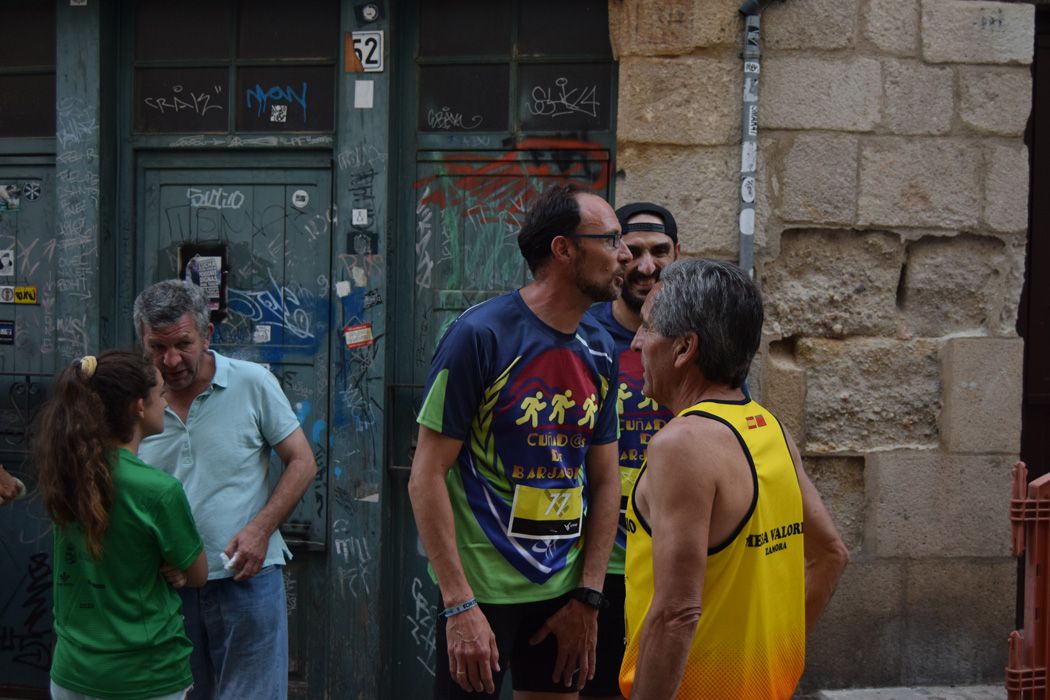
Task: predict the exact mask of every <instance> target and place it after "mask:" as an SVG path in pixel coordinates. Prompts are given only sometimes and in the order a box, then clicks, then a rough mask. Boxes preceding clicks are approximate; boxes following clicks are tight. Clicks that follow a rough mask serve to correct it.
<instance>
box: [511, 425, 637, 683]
mask: <svg viewBox="0 0 1050 700" xmlns="http://www.w3.org/2000/svg"><path fill="white" fill-rule="evenodd" d="M619 454H620V453H619V449H618V444H617V443H615V442H610V443H608V444H605V445H591V446H590V447H589V448H588V449H587V458H586V459H587V488H588V498H587V520H586V522H585V523H584V526H583V529H584V539H583V571H582V572H581V574H580V581H579V585H580V586H584V587H586V588H593V589H594V590H596V591H600V590H602V588H604V586H605V572H606V569H608V566H609V554H611V553H612V545H613V541H614V540H615V538H616V524H617V522H618V521H619V519H620V465H619ZM548 634H554V636H555V638H557V640H558V658H557V659H556V661H555V663H554V671H553V673H552V674H551V677H552V680H554V681H555V682H559V681H561V682H564V683H565V685H566V686H569V685H570V684H571V683H572V676H573V674H574V673H576V669H577V668H578V669H579V672H578V674H577V675H576V686H577V687H578V688H582V687H583V686H584V684H585V683H586V682H587V681H589V680H590V679H592V678H593V677H594V666H595V646H596V644H597V642H598V611H597V610H595V609H594V608H591V607H589V606H587V605H584V604H583V603H581V602H579V601H577V600H570V601H569V602H568V603H566V604H565V605H564V606H563V607H562V608H561V609H560V610H559V611H558V612H556V613H554V615H552V616H551V617H550V618H549V619H548V620H547V621H546V622H545V623H544V624H543V626H542V627H540V629H539V630H537V632H536V634H534V635H533V636H532V638H531V639H530V640H529V643H531V644H539V643H540V642H541V641H543V639H544V638H545V637H546V636H547V635H548Z"/></svg>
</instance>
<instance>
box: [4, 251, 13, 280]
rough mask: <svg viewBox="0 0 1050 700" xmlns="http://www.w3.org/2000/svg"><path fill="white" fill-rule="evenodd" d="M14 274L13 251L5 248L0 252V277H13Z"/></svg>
mask: <svg viewBox="0 0 1050 700" xmlns="http://www.w3.org/2000/svg"><path fill="white" fill-rule="evenodd" d="M14 274H15V249H14V248H5V249H3V250H0V277H14Z"/></svg>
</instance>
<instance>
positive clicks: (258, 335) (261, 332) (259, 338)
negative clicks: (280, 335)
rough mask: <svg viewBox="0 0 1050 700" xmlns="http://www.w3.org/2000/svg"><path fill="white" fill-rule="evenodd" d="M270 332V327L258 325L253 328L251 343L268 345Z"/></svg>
mask: <svg viewBox="0 0 1050 700" xmlns="http://www.w3.org/2000/svg"><path fill="white" fill-rule="evenodd" d="M272 332H273V331H272V330H271V326H267V325H265V324H259V325H258V326H256V327H255V331H254V332H253V333H252V342H253V343H269V342H270V337H271V334H272Z"/></svg>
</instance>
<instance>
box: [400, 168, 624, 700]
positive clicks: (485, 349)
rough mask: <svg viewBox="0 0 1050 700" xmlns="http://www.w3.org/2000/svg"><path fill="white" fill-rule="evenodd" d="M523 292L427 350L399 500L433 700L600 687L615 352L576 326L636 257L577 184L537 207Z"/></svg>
mask: <svg viewBox="0 0 1050 700" xmlns="http://www.w3.org/2000/svg"><path fill="white" fill-rule="evenodd" d="M518 245H519V247H520V249H521V252H522V255H523V257H524V258H525V261H526V263H527V264H528V266H529V269H530V271H531V272H532V276H533V281H532V282H530V283H529V284H527V285H525V286H524V287H522V288H521V289H519V290H516V291H513V292H509V293H507V294H504V295H502V296H499V297H496V298H494V299H490V300H489V301H486V302H483V303H481V304H478V305H477V306H474V307H472V308H470V309H468V310H467V311H465V312H464V313H463V314H462V315H461V316H460V317H459V318H458V319H456V321H455V322H454V323H453V324H452V325H451V326H450V327H449V329H448V331H447V332H446V333H445V336H444V337H443V338H442V339H441V342H440V343H439V345H438V348H437V350H436V351H435V353H434V360H433V363H432V366H431V370H430V375H429V377H428V379H427V386H426V392H425V399H424V402H423V407H422V409H421V410H420V412H419V417H418V419H417V420H418V422H419V424H420V428H419V439H418V445H417V448H416V452H415V456H414V459H413V461H412V476H411V479H410V480H409V495H410V497H411V499H412V508H413V511H414V513H415V517H416V525H417V527H418V530H419V535H420V539H421V540H422V543H423V546H424V548H425V549H426V552H427V556H428V558H429V559H430V565H431V569H432V573H433V575H434V578H435V580H436V581H437V584H438V587H439V589H440V593H441V601H440V604H441V607H442V608H443V609H444V612H443V613H442V615H441V618H440V620H439V623H438V626H437V630H436V637H437V639H436V644H437V649H438V661H437V669H436V671H437V677H436V678H435V691H434V696H435V697H436V698H498V697H499V691H500V686H501V684H502V681H503V675H504V674H505V672H506V669H507V668H508V667H509V668H511V669H512V678H513V685H514V697H515V700H539V699H540V698H549V697H550V694H551V693H558V694H560V695H563V696H564V697H566V698H570V699H571V698H575V697H576V696H577V694H578V690H579V688H580V687H582V686H583V685H584V683H586V682H587V681H588V680H589V679H590V678H591V677H592V676H593V674H594V666H595V662H594V660H595V656H594V655H595V644H596V639H597V618H598V610H599V609H600V608H603V607H605V600H604V596H603V595H602V593H601V589H602V585H603V580H604V578H605V571H606V566H607V564H608V558H609V552H610V550H611V549H612V544H613V539H614V536H615V532H616V521H617V517H618V513H617V510H618V503H619V500H620V480H619V477H618V472H617V442H616V440H617V415H616V396H617V394H616V386H615V383H616V381H617V376H618V375H617V362H616V352H615V347H614V344H613V341H612V338H611V337H610V336H609V334H608V333H607V332H606V331H605V330H603V329H602V328H601V327H600V326H599V325H597V324H596V323H594V322H593V321H591V320H590V319H587V318H585V317H584V313H585V312H586V311H587V309H588V307H590V306H591V305H592V304H593V303H595V302H598V301H607V300H612V299H616V298H617V297H619V295H620V289H621V288H622V286H623V283H624V275H625V267H626V264H627V262H628V261H629V260H630V254H629V252H628V250H627V247H626V245H624V243H623V241H622V240H621V232H620V225H619V222H618V221H617V219H616V214H615V212H613V210H612V207H610V206H609V204H608V203H607V202H606V201H605V200H603V199H602V198H601V197H598V196H597V195H594V194H589V193H586V192H581V191H579V190H577V189H576V188H575V187H574V186H572V185H561V186H555V187H553V188H551V189H549V190H547V191H546V192H544V193H543V194H542V195H540V196H539V197H538V198H537V199H536V200H535V201H534V202H533V204H532V206H531V207H530V209H529V213H528V216H527V218H526V222H525V225H524V227H523V228H522V230H521V231H520V233H519V234H518Z"/></svg>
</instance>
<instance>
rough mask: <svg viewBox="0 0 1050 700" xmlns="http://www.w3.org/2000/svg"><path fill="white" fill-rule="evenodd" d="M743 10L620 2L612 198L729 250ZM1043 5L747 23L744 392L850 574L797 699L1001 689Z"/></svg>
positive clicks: (787, 12) (894, 3)
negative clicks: (645, 206)
mask: <svg viewBox="0 0 1050 700" xmlns="http://www.w3.org/2000/svg"><path fill="white" fill-rule="evenodd" d="M738 6H739V3H738V2H736V1H735V0H732V1H730V0H710V1H705V2H699V1H697V0H667V1H666V2H661V3H653V2H649V1H648V0H610V2H609V10H610V35H611V38H612V41H613V47H614V51H615V52H616V55H617V58H618V60H619V63H620V104H619V116H618V120H619V124H618V138H619V143H618V164H617V167H618V180H617V184H616V199H617V202H619V203H623V202H628V201H631V200H635V199H646V200H651V201H656V202H660V203H662V204H665V205H666V206H668V207H669V208H670V209H671V210H672V211H673V212H674V213H675V215H676V217H677V218H678V221H679V230H680V238H681V242H682V248H683V251H684V252H686V253H688V254H693V255H707V256H712V257H722V258H729V259H735V258H736V257H737V254H738V253H737V251H738V247H737V245H738V244H737V227H736V218H737V207H738V203H737V197H738V192H739V186H738V177H739V173H738V170H739V140H740V125H739V119H740V116H739V112H740V102H741V92H742V68H741V63H740V57H739V53H740V46H741V39H742V29H743V21H742V18H741V17H740V16H739V15H738V13H737V7H738ZM1033 35H1034V11H1033V8H1032V6H1030V5H1025V4H1019V3H1016V4H1015V3H998V2H981V1H979V0H787V2H784V3H774V4H773V5H771V6H770V7H769V8H768V9H767V10H766V11H765V12H764V14H763V16H762V38H763V42H762V72H761V82H760V86H759V159H758V163H759V177H758V179H759V182H758V194H757V203H756V209H757V211H756V216H757V219H756V236H755V238H756V251H755V259H756V268H757V269H756V271H755V275H756V279H757V280H758V281H759V282H760V284H761V286H762V289H763V294H764V296H765V299H766V329H765V340H764V343H763V351H762V352H761V353H760V357H759V358H757V361H756V365H755V368H754V370H753V372H757V373H758V376H755V377H753V380H752V386H753V387H755V389H756V391H757V392H758V393H760V395H761V396H760V398H761V399H762V400H764V401H765V402H766V403H767V404H768V406H769V407H770V408H771V409H773V410H774V411H775V412H777V413H778V415H780V417H781V419H782V421H783V423H784V425H785V426H787V428H788V429H789V430H790V432H791V433H792V434H793V436H794V438H795V440H796V442H797V443H798V444H799V447H800V449H801V451H802V455H803V461H804V463H805V466H806V468H807V471H808V472H809V473H810V475H811V476H812V477H813V480H814V482H815V483H816V484H817V486H818V488H820V490H821V492H822V493H823V494H824V497H825V499H826V501H827V503H828V506H829V509H830V510H831V512H832V515H833V516H834V518H835V520H836V522H837V523H838V525H839V528H840V529H841V531H842V534H843V537H844V539H845V541H846V543H847V546H848V547H849V548H850V551H851V555H852V563H851V564H850V566H849V568H848V569H847V572H846V575H845V577H844V579H843V581H842V583H841V585H840V587H839V590H838V592H837V593H836V596H835V598H834V600H833V601H832V604H831V606H830V608H829V609H828V611H827V613H826V614H825V617H824V619H823V620H822V621H821V623H820V624H819V625H818V627H817V629H816V630H814V631H813V633H812V634H811V635H810V639H809V651H808V664H807V671H806V675H805V677H804V679H803V684H802V688H803V690H806V691H808V690H813V689H816V688H846V687H859V686H903V685H916V684H944V685H948V684H972V683H992V684H998V683H1001V682H1002V679H1003V669H1004V667H1005V664H1006V636H1007V634H1008V633H1009V632H1010V631H1011V630H1012V629H1013V624H1014V623H1013V613H1014V591H1015V588H1014V587H1015V563H1014V561H1013V559H1012V558H1011V557H1010V556H1009V553H1008V542H1009V540H1008V537H1009V527H1008V520H1007V506H1008V499H1009V481H1010V468H1011V465H1012V463H1013V461H1014V460H1015V459H1016V457H1017V452H1018V450H1019V436H1020V403H1021V373H1022V354H1023V342H1022V341H1021V339H1020V338H1018V337H1017V335H1016V332H1015V321H1016V315H1017V304H1018V300H1019V298H1020V291H1021V284H1022V278H1023V269H1024V254H1025V237H1026V228H1027V225H1028V215H1027V192H1028V153H1027V149H1026V147H1025V145H1024V142H1023V139H1022V135H1023V131H1024V129H1025V125H1026V123H1027V120H1028V117H1029V112H1030V109H1031V75H1030V65H1029V64H1030V63H1031V60H1032V46H1033Z"/></svg>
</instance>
